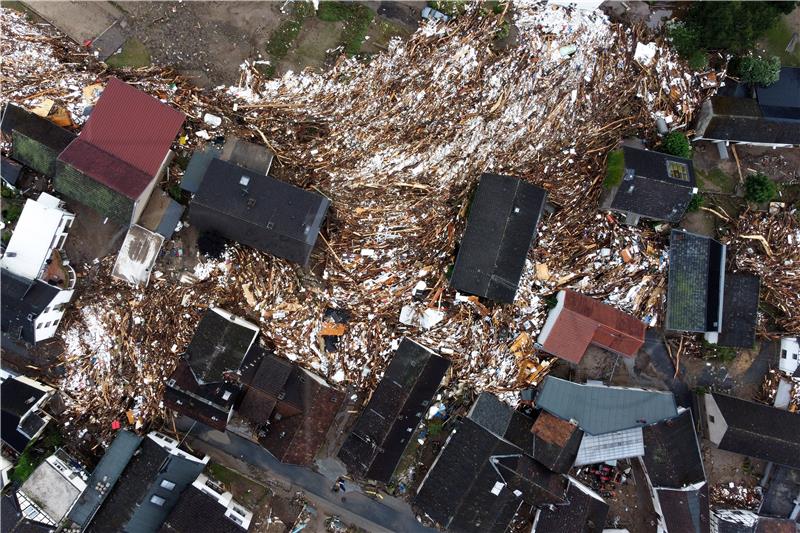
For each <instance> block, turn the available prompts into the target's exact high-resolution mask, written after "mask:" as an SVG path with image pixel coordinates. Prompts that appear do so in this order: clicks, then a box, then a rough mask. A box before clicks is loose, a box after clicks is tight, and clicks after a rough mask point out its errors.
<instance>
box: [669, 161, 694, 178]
mask: <svg viewBox="0 0 800 533" xmlns="http://www.w3.org/2000/svg"><path fill="white" fill-rule="evenodd" d="M667 175H669V177H670V178H672V179H674V180H681V181H689V167H687V166H686V164H685V163H679V162H677V161H667Z"/></svg>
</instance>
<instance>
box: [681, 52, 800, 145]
mask: <svg viewBox="0 0 800 533" xmlns="http://www.w3.org/2000/svg"><path fill="white" fill-rule="evenodd" d="M754 92H755V94H754V95H750V94H745V95H734V96H714V97H711V98H710V99H709V100H706V101H705V102H704V103H703V107H702V108H701V110H700V117H699V118H698V120H697V126H696V128H695V132H696V133H695V137H694V139H693V140H708V141H713V142H715V143H717V144H718V145H719V146H720V153H721V154H722V153H724V157H725V158H727V151H725V149H724V147H725V146H727V145H728V144H729V143H738V144H750V145H755V146H770V147H772V148H781V147H784V148H788V147H792V146H800V68H798V67H783V68H781V71H780V78H779V79H778V81H777V82H776V83H774V84H772V85H770V86H768V87H760V86H759V87H756V88H755V91H754ZM752 96H755V98H753V97H752Z"/></svg>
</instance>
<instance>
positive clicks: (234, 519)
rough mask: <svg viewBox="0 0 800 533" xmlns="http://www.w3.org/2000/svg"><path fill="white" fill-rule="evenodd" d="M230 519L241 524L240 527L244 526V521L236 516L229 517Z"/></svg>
mask: <svg viewBox="0 0 800 533" xmlns="http://www.w3.org/2000/svg"><path fill="white" fill-rule="evenodd" d="M228 518H230V519H231V520H233V521H234V522H236V523H237V524H239V525H240V526H241V525H243V522H242V519H241V518H239V517H238V516H236V515H235V514H232V515H229V516H228Z"/></svg>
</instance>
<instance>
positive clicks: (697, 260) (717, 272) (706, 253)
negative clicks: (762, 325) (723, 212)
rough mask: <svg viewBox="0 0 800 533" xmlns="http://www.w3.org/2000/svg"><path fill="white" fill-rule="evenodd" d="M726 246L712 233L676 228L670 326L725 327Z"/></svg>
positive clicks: (716, 329)
mask: <svg viewBox="0 0 800 533" xmlns="http://www.w3.org/2000/svg"><path fill="white" fill-rule="evenodd" d="M725 253H726V247H725V245H724V244H720V243H719V242H717V241H715V240H714V239H712V238H710V237H704V236H702V235H696V234H694V233H689V232H687V231H681V230H672V233H671V234H670V239H669V280H668V285H667V319H666V329H668V330H671V331H689V332H701V333H706V332H716V333H719V332H720V331H721V326H722V307H723V293H724V290H723V289H724V287H725Z"/></svg>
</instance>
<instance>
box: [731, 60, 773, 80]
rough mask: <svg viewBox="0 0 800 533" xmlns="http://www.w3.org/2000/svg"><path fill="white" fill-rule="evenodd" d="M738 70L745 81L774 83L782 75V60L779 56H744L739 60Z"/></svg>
mask: <svg viewBox="0 0 800 533" xmlns="http://www.w3.org/2000/svg"><path fill="white" fill-rule="evenodd" d="M737 72H738V74H739V77H740V78H741V80H742V81H743V82H745V83H752V84H756V85H772V84H773V83H775V82H776V81H778V78H779V77H780V72H781V62H780V60H779V59H778V58H777V57H774V56H773V57H770V58H761V57H755V56H746V57H742V58H740V59H739V61H738V65H737Z"/></svg>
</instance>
